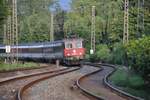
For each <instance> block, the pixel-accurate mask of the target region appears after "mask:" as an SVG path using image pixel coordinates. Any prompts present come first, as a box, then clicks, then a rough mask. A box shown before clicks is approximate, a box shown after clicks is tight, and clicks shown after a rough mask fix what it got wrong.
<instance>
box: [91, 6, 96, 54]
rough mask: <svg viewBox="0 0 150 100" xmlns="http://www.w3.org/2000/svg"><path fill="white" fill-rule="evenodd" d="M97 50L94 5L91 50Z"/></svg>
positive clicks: (93, 10)
mask: <svg viewBox="0 0 150 100" xmlns="http://www.w3.org/2000/svg"><path fill="white" fill-rule="evenodd" d="M94 52H95V6H92V25H91V51H90V53H91V54H93V53H94Z"/></svg>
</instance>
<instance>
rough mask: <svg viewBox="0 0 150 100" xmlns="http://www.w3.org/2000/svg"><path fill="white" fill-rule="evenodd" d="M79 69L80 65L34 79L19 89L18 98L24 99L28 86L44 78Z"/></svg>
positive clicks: (19, 99) (18, 99)
mask: <svg viewBox="0 0 150 100" xmlns="http://www.w3.org/2000/svg"><path fill="white" fill-rule="evenodd" d="M78 69H80V67H76V68H68V69H66V70H63V71H60V72H58V73H57V72H56V73H53V74H50V75H47V76H44V77H42V78H39V79H37V80H34V81H32V82H30V83H28V84H26V85H24V86H23V87H22V88H21V89H20V90H19V92H18V94H17V100H23V99H22V98H23V94H24V92H25V91H26V90H27V89H28V88H30V87H32V86H33V85H34V84H36V83H39V82H40V81H43V80H45V79H48V78H52V77H55V76H59V75H62V74H66V73H69V72H73V71H76V70H78Z"/></svg>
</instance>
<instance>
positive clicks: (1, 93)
mask: <svg viewBox="0 0 150 100" xmlns="http://www.w3.org/2000/svg"><path fill="white" fill-rule="evenodd" d="M68 69H69V68H57V69H51V70H49V71H45V72H40V73H34V74H29V75H23V76H19V77H14V78H10V79H7V80H4V81H1V82H0V88H1V89H0V100H16V94H17V92H18V90H19V89H20V88H21V87H22V86H23V85H25V84H27V83H29V82H31V81H33V80H36V79H39V78H41V77H45V76H48V75H50V74H53V73H57V72H61V71H64V70H68Z"/></svg>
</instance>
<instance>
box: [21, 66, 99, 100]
mask: <svg viewBox="0 0 150 100" xmlns="http://www.w3.org/2000/svg"><path fill="white" fill-rule="evenodd" d="M77 69H79V70H77ZM97 69H98V68H96V67H91V66H83V67H81V68H76V69H70V70H71V71H69V72H70V73H68V72H67V73H66V71H64V72H63V73H62V72H60V73H57V74H54V75H52V76H49V77H46V78H44V79H43V78H42V79H40V80H35V81H32V82H31V83H29V84H26V85H25V86H24V87H23V88H22V89H20V91H19V92H18V100H96V99H95V98H93V97H91V96H88V95H85V94H84V95H83V94H82V93H81V92H82V91H80V90H79V89H78V88H77V86H76V85H75V81H76V79H78V78H79V77H81V76H82V75H85V74H87V73H90V72H93V71H95V70H97ZM73 70H74V71H73ZM60 74H61V75H60Z"/></svg>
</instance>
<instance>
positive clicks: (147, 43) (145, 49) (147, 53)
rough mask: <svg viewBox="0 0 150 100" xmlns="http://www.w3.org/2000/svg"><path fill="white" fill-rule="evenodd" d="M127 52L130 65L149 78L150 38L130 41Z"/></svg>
mask: <svg viewBox="0 0 150 100" xmlns="http://www.w3.org/2000/svg"><path fill="white" fill-rule="evenodd" d="M126 50H127V56H128V60H129V65H130V66H132V67H133V68H134V69H135V70H136V71H137V72H139V73H140V74H141V75H143V76H144V77H145V78H147V77H148V75H149V74H150V36H147V37H143V38H141V39H139V40H132V41H130V42H129V43H128V44H127V45H126Z"/></svg>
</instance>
